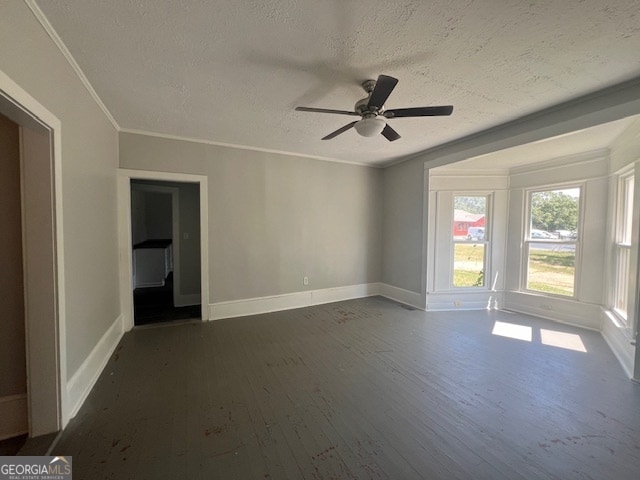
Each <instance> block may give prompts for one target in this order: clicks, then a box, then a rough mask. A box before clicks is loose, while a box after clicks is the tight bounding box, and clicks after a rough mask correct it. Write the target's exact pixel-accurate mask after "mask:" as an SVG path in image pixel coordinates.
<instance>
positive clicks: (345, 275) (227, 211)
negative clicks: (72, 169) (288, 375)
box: [120, 133, 382, 303]
mask: <svg viewBox="0 0 640 480" xmlns="http://www.w3.org/2000/svg"><path fill="white" fill-rule="evenodd" d="M120 166H121V167H122V168H131V169H140V170H154V171H166V172H179V173H192V174H200V175H206V176H207V177H208V192H209V205H208V208H209V242H210V244H209V259H210V260H209V269H210V301H211V302H212V303H216V302H221V301H227V300H239V299H246V298H255V297H262V296H269V295H278V294H284V293H292V292H298V291H303V290H312V289H321V288H330V287H340V286H346V285H355V284H362V283H371V282H378V281H380V280H381V257H382V247H381V245H382V223H381V216H380V211H381V208H382V200H381V198H382V195H381V192H382V171H381V170H379V169H374V168H368V167H360V166H355V165H347V164H341V163H334V162H326V161H319V160H313V159H308V158H300V157H294V156H287V155H279V154H274V153H266V152H257V151H252V150H244V149H234V148H228V147H223V146H216V145H208V144H204V143H195V142H187V141H180V140H172V139H165V138H159V137H152V136H145V135H136V134H131V133H121V135H120ZM304 276H308V277H309V285H308V286H303V283H302V279H303V277H304Z"/></svg>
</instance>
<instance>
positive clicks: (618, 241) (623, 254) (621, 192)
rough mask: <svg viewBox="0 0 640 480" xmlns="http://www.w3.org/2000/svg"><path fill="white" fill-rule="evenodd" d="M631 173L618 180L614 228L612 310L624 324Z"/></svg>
mask: <svg viewBox="0 0 640 480" xmlns="http://www.w3.org/2000/svg"><path fill="white" fill-rule="evenodd" d="M633 188H634V177H633V173H632V172H629V173H627V174H625V175H621V176H620V177H619V179H618V198H617V202H616V203H617V205H616V207H617V208H616V226H615V230H614V235H615V242H614V253H613V255H614V268H615V277H614V282H613V310H614V311H615V312H616V313H617V315H618V317H619V318H620V319H621V320H622V321H623V322H624V324H625V326H627V327H629V325H627V322H628V314H627V309H628V302H629V269H630V266H631V226H632V222H633Z"/></svg>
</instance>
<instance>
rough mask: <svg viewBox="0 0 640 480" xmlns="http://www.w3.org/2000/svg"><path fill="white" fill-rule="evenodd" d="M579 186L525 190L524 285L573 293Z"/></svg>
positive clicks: (560, 292) (537, 288) (567, 293)
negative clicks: (526, 212)
mask: <svg viewBox="0 0 640 480" xmlns="http://www.w3.org/2000/svg"><path fill="white" fill-rule="evenodd" d="M580 191H581V189H580V187H573V188H563V189H557V190H544V191H536V192H529V197H528V228H527V232H526V235H525V241H524V243H525V248H524V252H525V255H526V265H527V268H526V276H525V288H526V289H527V290H533V291H536V292H542V293H546V294H552V295H563V296H568V297H573V296H575V279H576V253H577V251H578V245H579V238H578V232H579V221H580Z"/></svg>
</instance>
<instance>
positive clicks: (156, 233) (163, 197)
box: [145, 192, 173, 239]
mask: <svg viewBox="0 0 640 480" xmlns="http://www.w3.org/2000/svg"><path fill="white" fill-rule="evenodd" d="M145 203H146V209H145V212H146V215H145V227H146V232H147V239H158V238H171V237H172V235H173V230H172V221H171V219H172V215H173V213H172V208H171V195H167V194H162V193H151V192H147V193H145Z"/></svg>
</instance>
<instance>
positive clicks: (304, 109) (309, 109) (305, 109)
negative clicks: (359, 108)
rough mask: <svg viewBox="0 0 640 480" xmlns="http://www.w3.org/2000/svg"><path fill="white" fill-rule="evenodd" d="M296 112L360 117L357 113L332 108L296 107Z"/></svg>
mask: <svg viewBox="0 0 640 480" xmlns="http://www.w3.org/2000/svg"><path fill="white" fill-rule="evenodd" d="M296 112H316V113H337V114H339V115H355V116H356V117H359V116H360V114H359V113H356V112H350V111H348V110H332V109H330V108H313V107H296Z"/></svg>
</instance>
